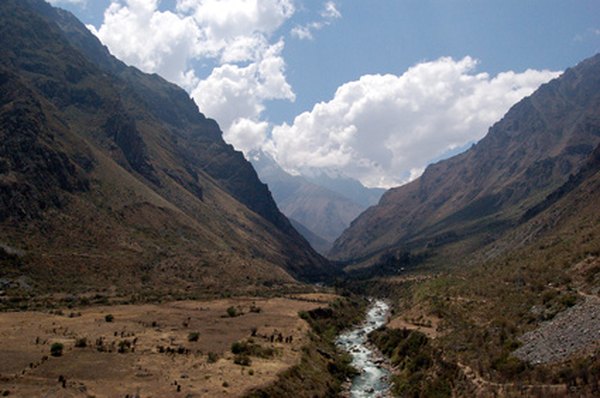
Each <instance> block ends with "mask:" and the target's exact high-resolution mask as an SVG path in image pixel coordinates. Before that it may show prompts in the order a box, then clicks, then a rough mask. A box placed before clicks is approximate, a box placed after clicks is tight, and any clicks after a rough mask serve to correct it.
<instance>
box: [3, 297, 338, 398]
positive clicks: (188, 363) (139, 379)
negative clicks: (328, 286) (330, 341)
mask: <svg viewBox="0 0 600 398" xmlns="http://www.w3.org/2000/svg"><path fill="white" fill-rule="evenodd" d="M331 298H333V297H332V296H329V295H327V296H323V295H318V296H314V297H313V296H310V295H303V297H301V299H291V298H272V299H260V298H236V299H223V300H213V301H178V302H171V303H166V304H156V305H155V304H148V305H119V306H107V307H93V308H87V309H81V310H66V309H65V310H63V315H57V314H49V313H43V312H18V313H2V314H0V358H2V360H1V361H0V392H3V391H6V390H8V391H10V396H16V397H33V396H45V397H90V396H94V397H98V398H99V397H125V396H126V395H127V394H129V395H130V396H133V394H139V395H140V396H141V397H144V398H148V397H177V396H181V397H199V396H210V397H219V396H223V397H225V396H227V397H233V396H240V395H242V394H243V393H244V392H246V391H248V390H249V389H252V388H256V387H260V386H264V385H267V384H269V383H271V382H273V381H275V380H276V377H277V375H278V374H279V373H280V372H282V371H283V370H285V369H287V368H289V367H290V366H292V365H294V364H296V363H297V362H298V361H299V359H300V354H301V350H300V348H301V347H302V346H303V345H304V344H305V342H306V339H307V337H306V333H307V331H308V325H307V324H306V322H305V321H303V320H302V319H300V318H299V317H298V312H299V311H306V310H310V309H311V308H315V307H317V306H319V305H322V303H323V302H326V301H327V300H330V299H331ZM229 307H235V308H236V309H237V311H238V312H241V313H242V315H240V316H236V317H229V316H228V315H227V308H229ZM252 307H254V308H255V311H257V310H256V308H260V312H251V311H250V309H251V308H252ZM71 312H73V313H74V314H75V316H73V317H70V314H71ZM79 312H80V315H79V314H78V313H79ZM108 314H111V315H113V317H114V320H113V321H112V322H107V321H106V320H105V317H106V315H108ZM253 328H256V329H257V332H256V336H255V337H253V339H254V341H255V343H257V344H260V345H262V346H264V347H271V348H274V349H275V350H276V355H275V357H273V358H269V359H262V358H256V357H251V360H252V364H251V366H249V367H242V366H240V365H236V364H234V362H233V357H234V356H233V354H232V353H231V351H230V347H231V344H232V343H234V342H236V341H239V340H243V339H248V338H250V335H251V333H252V329H253ZM192 332H199V339H198V341H197V342H190V341H188V335H189V334H190V333H192ZM279 333H281V334H282V336H284V337H288V336H293V342H292V343H285V342H281V343H280V342H277V339H275V342H271V341H270V336H271V335H273V334H275V335H278V334H279ZM83 337H85V338H86V339H87V344H88V346H87V347H85V348H77V347H75V343H76V340H77V339H78V338H83ZM100 338H102V339H103V341H104V342H103V347H105V350H106V351H104V352H100V351H98V349H97V347H96V340H98V339H100ZM124 340H128V341H130V342H132V343H133V341H134V340H135V344H133V347H134V349H133V352H131V351H128V352H125V353H119V352H117V351H118V347H119V342H121V341H124ZM36 341H37V343H36ZM55 342H60V343H62V344H64V354H63V355H62V356H60V357H52V356H51V355H50V346H51V345H52V344H53V343H55ZM160 347H163V349H164V350H168V349H173V350H175V351H177V350H178V349H179V348H180V347H182V348H183V349H184V350H185V353H182V354H179V353H167V352H163V353H161V352H160ZM187 350H189V351H187ZM209 352H212V353H215V354H217V355H218V360H217V361H216V362H215V363H210V361H209V360H208V353H209ZM44 357H48V358H47V359H43V358H44ZM60 376H64V377H65V378H66V380H67V383H66V388H63V387H62V383H59V381H58V380H59V377H60ZM177 386H180V391H179V392H178V391H177V389H178V387H177Z"/></svg>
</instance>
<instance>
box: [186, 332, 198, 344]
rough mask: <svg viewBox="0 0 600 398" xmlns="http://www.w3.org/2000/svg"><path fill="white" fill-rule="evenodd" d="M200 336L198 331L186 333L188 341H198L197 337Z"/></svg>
mask: <svg viewBox="0 0 600 398" xmlns="http://www.w3.org/2000/svg"><path fill="white" fill-rule="evenodd" d="M199 338H200V333H199V332H192V333H190V334H188V341H190V342H191V341H198V339H199Z"/></svg>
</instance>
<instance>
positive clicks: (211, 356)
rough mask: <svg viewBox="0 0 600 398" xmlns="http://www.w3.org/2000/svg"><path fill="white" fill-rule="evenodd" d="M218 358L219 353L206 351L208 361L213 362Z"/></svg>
mask: <svg viewBox="0 0 600 398" xmlns="http://www.w3.org/2000/svg"><path fill="white" fill-rule="evenodd" d="M218 360H219V355H218V354H217V353H215V352H212V351H211V352H209V353H208V363H215V362H217V361H218Z"/></svg>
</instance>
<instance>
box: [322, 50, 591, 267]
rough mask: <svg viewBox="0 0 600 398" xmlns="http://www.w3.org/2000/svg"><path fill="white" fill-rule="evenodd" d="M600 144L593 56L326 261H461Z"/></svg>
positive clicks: (374, 212) (355, 229)
mask: <svg viewBox="0 0 600 398" xmlns="http://www.w3.org/2000/svg"><path fill="white" fill-rule="evenodd" d="M599 142H600V55H597V56H595V57H592V58H590V59H588V60H585V61H583V62H582V63H580V64H579V65H577V66H576V67H574V68H571V69H568V70H567V71H565V73H564V74H563V75H562V76H561V77H559V78H557V79H555V80H553V81H551V82H549V83H548V84H545V85H543V86H542V87H540V88H539V89H538V90H537V91H536V92H535V93H534V94H533V95H531V96H530V97H528V98H525V99H523V100H522V101H520V102H519V103H518V104H516V105H515V106H513V107H512V108H511V109H510V111H509V112H508V113H507V114H506V115H505V116H504V118H503V119H502V120H501V121H499V122H498V123H496V124H495V125H494V126H492V127H491V128H490V130H489V132H488V134H487V135H486V136H485V137H484V138H483V139H482V140H481V141H480V142H479V143H477V144H476V145H474V146H473V147H472V148H471V149H469V150H467V151H466V152H464V153H462V154H460V155H458V156H455V157H453V158H450V159H447V160H444V161H441V162H438V163H436V164H433V165H430V166H429V167H428V168H427V169H426V170H425V172H424V173H423V175H422V176H421V177H420V178H419V179H417V180H415V181H413V182H411V183H409V184H407V185H405V186H401V187H399V188H394V189H392V190H390V191H389V192H387V193H386V194H385V195H384V196H383V198H382V200H381V202H380V203H379V205H378V206H375V207H373V208H370V209H369V210H367V211H366V212H365V213H363V214H362V215H361V216H360V217H359V218H358V219H357V220H355V221H354V222H353V223H352V225H351V227H350V228H349V229H348V230H346V231H345V232H344V234H343V235H342V236H341V237H340V238H339V239H338V240H337V241H336V243H335V245H334V248H333V250H332V252H331V254H332V255H333V257H334V258H336V259H339V260H344V261H356V262H368V263H374V262H377V261H378V259H379V258H380V257H381V256H382V255H388V254H390V253H392V254H393V253H395V252H398V251H406V250H408V251H417V252H420V253H421V254H424V255H425V256H436V255H440V254H443V255H445V256H448V255H454V256H460V255H462V254H465V253H468V252H470V251H472V250H474V249H476V248H479V247H481V246H482V245H484V244H487V243H489V242H491V241H493V240H494V239H496V238H497V237H498V236H500V235H501V234H502V233H503V232H504V231H506V230H508V229H510V228H511V227H513V226H515V225H516V224H518V223H519V220H520V219H521V217H522V216H523V215H524V214H525V213H526V212H527V210H528V209H529V208H531V207H533V206H535V205H536V204H538V203H539V202H541V201H543V200H544V199H545V197H546V196H547V195H548V194H549V193H550V192H552V191H553V190H555V189H556V188H558V187H559V186H561V185H562V184H564V183H565V182H566V181H567V180H568V179H569V176H570V175H571V174H575V173H576V172H577V171H578V170H579V169H580V168H581V167H582V165H583V164H584V163H585V162H586V160H587V158H588V156H589V155H590V153H592V151H593V150H594V148H595V147H596V145H598V143H599ZM447 259H448V258H447Z"/></svg>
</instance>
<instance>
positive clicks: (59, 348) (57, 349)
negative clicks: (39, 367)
mask: <svg viewBox="0 0 600 398" xmlns="http://www.w3.org/2000/svg"><path fill="white" fill-rule="evenodd" d="M64 348H65V346H64V345H62V343H54V344H52V345H51V346H50V355H52V356H53V357H60V356H61V355H62V354H63V349H64Z"/></svg>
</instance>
